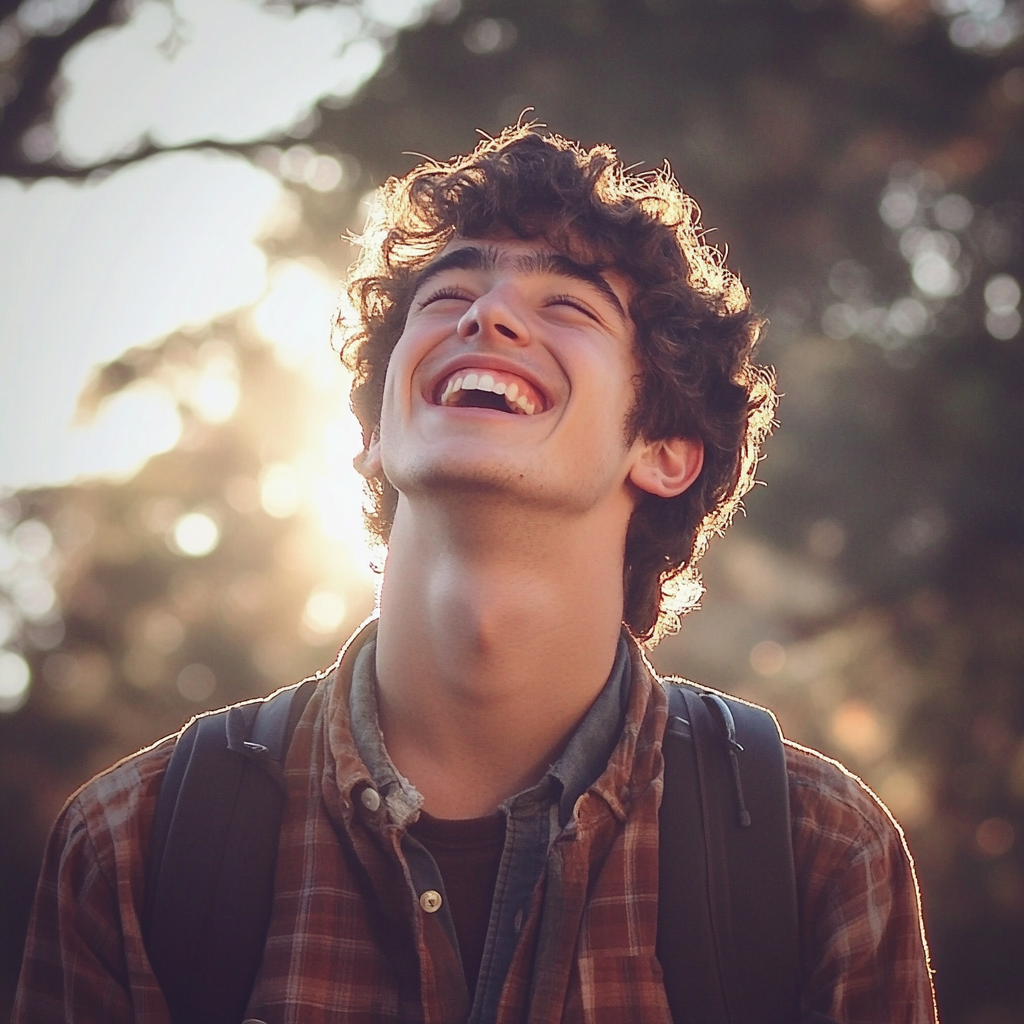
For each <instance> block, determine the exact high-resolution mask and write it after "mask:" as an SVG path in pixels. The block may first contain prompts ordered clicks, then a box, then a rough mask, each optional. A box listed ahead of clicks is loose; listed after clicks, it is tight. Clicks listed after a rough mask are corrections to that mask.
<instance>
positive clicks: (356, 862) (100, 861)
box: [13, 644, 936, 1024]
mask: <svg viewBox="0 0 1024 1024" xmlns="http://www.w3.org/2000/svg"><path fill="white" fill-rule="evenodd" d="M357 646H358V645H357V644H352V645H350V647H349V648H348V649H347V650H346V652H345V653H344V655H343V657H342V659H341V661H340V663H339V664H338V666H337V667H336V668H335V669H333V670H332V671H331V673H330V674H329V675H327V676H326V678H325V680H324V681H323V683H322V684H321V685H320V686H319V687H318V688H317V691H316V692H315V694H314V695H313V697H312V699H311V700H310V702H309V705H308V706H307V708H306V710H305V712H304V714H303V716H302V718H301V720H300V722H299V724H298V726H297V728H296V731H295V735H294V737H293V740H292V744H291V747H290V748H289V752H288V757H287V763H286V767H285V775H286V779H287V783H288V792H289V799H288V806H287V810H286V813H285V820H284V824H283V827H282V830H281V837H280V846H279V855H278V861H277V869H276V881H275V897H274V907H273V915H272V919H271V923H270V928H269V931H268V934H267V940H266V946H265V950H264V957H263V963H262V966H261V968H260V972H259V975H258V977H257V981H256V985H255V987H254V989H253V993H252V996H251V999H250V1003H249V1008H248V1014H247V1016H248V1017H249V1018H253V1019H258V1020H260V1021H265V1022H267V1024H300V1022H301V1024H321V1022H322V1024H327V1022H328V1021H338V1020H344V1021H346V1022H352V1024H357V1022H360V1024H361V1022H366V1024H370V1022H374V1024H383V1022H397V1021H417V1022H419V1021H422V1022H424V1024H442V1022H443V1024H456V1022H458V1024H463V1022H464V1021H465V1020H466V1017H467V1014H468V1011H469V1003H468V994H467V989H466V983H465V979H464V977H463V974H462V970H461V966H460V962H459V957H458V954H457V952H456V951H455V949H454V948H453V946H452V943H451V941H450V939H449V938H448V936H447V934H446V932H445V930H444V929H443V928H442V927H441V925H440V923H439V922H438V921H437V920H436V915H431V914H429V913H425V912H424V911H423V909H421V907H420V903H419V896H420V894H419V893H418V892H417V891H416V889H415V887H414V885H413V881H412V877H411V875H410V872H409V869H408V865H407V864H406V862H405V860H404V858H403V854H402V849H401V839H402V832H403V829H402V828H401V827H400V826H398V825H396V824H393V823H392V822H391V820H390V817H389V814H388V808H387V806H386V803H380V805H379V806H377V807H376V808H375V809H374V810H370V809H368V808H367V806H365V805H364V804H363V802H362V801H361V799H360V793H361V791H362V790H363V789H364V788H365V787H367V786H369V785H371V784H372V780H371V778H370V775H369V773H368V771H367V769H366V767H365V765H364V764H363V763H362V761H361V760H360V758H359V756H358V754H357V753H356V746H355V743H354V741H353V737H352V734H351V731H350V716H349V684H350V681H351V671H352V662H353V661H354V656H355V648H356V647H357ZM632 657H633V665H632V672H633V685H632V689H631V693H630V701H629V707H628V711H627V715H626V725H625V728H624V730H623V733H622V736H621V739H620V740H619V743H618V745H617V746H616V748H615V750H614V751H613V753H612V756H611V758H610V760H609V762H608V767H607V769H606V770H605V771H604V772H603V774H602V775H601V776H600V778H599V779H598V780H597V781H596V782H595V783H594V785H592V786H591V787H590V789H589V790H588V791H587V792H586V793H584V795H583V796H582V797H580V799H579V800H578V801H577V804H576V807H575V810H574V813H573V817H572V820H571V821H570V822H569V824H568V825H567V827H566V828H565V829H564V830H563V831H562V833H561V834H560V835H559V836H558V838H557V839H556V841H555V842H554V843H553V844H552V846H551V849H550V851H549V854H548V858H547V865H546V868H545V871H544V874H543V876H542V877H541V879H540V881H539V882H538V888H537V892H536V898H535V899H534V900H533V901H532V905H531V910H530V912H529V914H528V915H527V917H526V919H525V920H523V921H522V923H521V927H520V933H519V937H518V944H517V946H516V949H515V953H514V955H513V958H512V962H511V965H510V967H509V972H508V976H507V978H506V981H505V984H504V988H503V989H502V993H501V999H500V1002H499V1005H498V1009H497V1013H496V1017H495V1020H496V1024H511V1022H513V1021H516V1022H521V1021H526V1020H529V1021H530V1022H531V1024H542V1022H552V1024H554V1022H559V1021H561V1022H565V1024H570V1022H571V1024H575V1022H586V1024H635V1022H636V1021H644V1022H645V1024H671V1016H670V1013H669V1009H668V1004H667V1002H666V998H665V992H664V988H663V986H662V982H661V977H662V975H661V967H660V965H659V963H658V961H657V959H656V957H655V939H656V926H657V902H658V807H659V804H660V801H661V792H662V768H663V761H662V754H661V737H662V734H663V732H664V729H665V724H666V720H667V699H666V694H665V691H664V688H663V686H662V685H661V683H660V682H659V681H658V679H657V677H656V676H655V675H654V674H653V672H652V671H651V669H650V666H649V665H647V663H646V661H645V660H644V659H643V656H642V655H641V654H640V652H639V651H638V650H636V649H635V648H634V649H633V652H632ZM173 743H174V737H169V738H167V739H165V740H162V741H160V742H159V743H157V744H155V745H154V746H152V747H149V748H147V749H146V750H143V751H141V752H140V753H138V754H136V755H134V756H132V757H130V758H127V759H126V760H124V761H122V762H120V763H119V764H117V765H115V766H114V767H113V768H111V769H109V770H108V771H107V772H104V773H103V774H101V775H99V776H97V777H96V778H95V779H93V780H92V781H91V782H89V783H88V784H86V785H85V786H84V787H83V788H82V789H80V790H79V791H78V792H77V793H76V794H74V795H73V796H72V797H71V799H70V800H69V801H68V803H67V805H66V806H65V808H64V810H63V811H62V813H61V815H60V817H59V819H58V821H57V823H56V825H55V826H54V830H53V833H52V835H51V838H50V842H49V846H48V849H47V853H46V859H45V862H44V865H43V871H42V876H41V879H40V883H39V889H38V892H37V896H36V904H35V909H34V913H33V917H32V922H31V926H30V931H29V936H28V942H27V946H26V951H25V960H24V964H23V968H22V974H21V980H20V985H19V990H18V995H17V998H16V1003H15V1009H14V1015H13V1024H48V1022H53V1024H57V1022H66V1024H87V1022H88V1024H94V1022H97V1021H103V1022H104V1024H129V1022H136V1024H170V1017H169V1014H168V1010H167V1006H166V1003H165V1001H164V998H163V995H162V993H161V992H160V988H159V985H158V984H157V981H156V978H155V977H154V975H153V972H152V968H151V966H150V963H149V960H148V958H147V955H146V950H145V947H144V944H143V939H142V930H141V926H140V921H139V911H140V908H141V907H142V902H143V892H144V882H145V879H144V875H145V860H146V849H147V837H148V833H149V829H150V825H151V823H152V820H153V815H154V809H155V805H156V798H157V794H158V792H159V787H160V781H161V778H162V775H163V771H164V769H165V767H166V765H167V761H168V759H169V757H170V753H171V750H172V747H173ZM786 759H787V765H788V769H789V778H790V802H791V812H792V832H793V852H794V857H795V863H796V873H797V888H798V895H799V902H800V923H801V942H802V962H803V973H804V981H803V1005H804V1009H805V1010H818V1011H820V1012H822V1013H825V1014H826V1015H828V1016H830V1017H832V1018H834V1019H835V1020H836V1021H838V1022H840V1024H933V1022H934V1021H935V1020H936V1014H935V1004H934V996H933V992H932V986H931V978H930V973H929V968H928V958H927V949H926V945H925V940H924V932H923V927H922V922H921V915H920V904H919V898H918V891H917V883H916V879H915V877H914V870H913V865H912V863H911V860H910V856H909V853H908V852H907V849H906V845H905V843H904V841H903V835H902V833H901V832H900V830H899V828H898V826H897V825H896V824H895V823H894V822H893V820H892V819H891V818H890V816H889V815H888V813H887V812H886V811H885V809H884V808H883V807H882V806H881V805H880V804H879V802H878V801H877V800H876V799H875V798H874V797H873V796H872V795H871V794H870V793H869V792H868V791H867V790H866V789H865V787H864V786H863V785H862V784H861V783H860V782H859V781H858V780H857V779H856V778H854V777H853V776H852V775H850V774H849V773H848V772H846V771H845V770H844V769H842V768H841V767H840V766H838V765H836V764H835V763H834V762H832V761H829V760H827V759H826V758H823V757H822V756H821V755H819V754H816V753H814V752H812V751H809V750H806V749H804V748H802V747H798V746H796V745H794V744H788V743H787V746H786ZM367 803H369V804H370V805H371V806H372V805H373V804H374V803H375V801H372V800H370V801H367Z"/></svg>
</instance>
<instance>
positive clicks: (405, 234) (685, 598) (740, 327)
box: [338, 124, 776, 645]
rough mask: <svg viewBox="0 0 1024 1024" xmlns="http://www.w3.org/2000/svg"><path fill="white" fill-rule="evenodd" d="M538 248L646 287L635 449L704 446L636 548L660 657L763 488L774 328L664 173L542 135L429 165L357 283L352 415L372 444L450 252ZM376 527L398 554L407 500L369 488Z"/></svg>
mask: <svg viewBox="0 0 1024 1024" xmlns="http://www.w3.org/2000/svg"><path fill="white" fill-rule="evenodd" d="M508 233H511V234H512V235H514V236H517V237H519V238H523V239H534V238H542V239H544V240H545V241H547V242H548V243H549V244H550V245H552V246H553V247H554V248H555V249H557V250H558V251H560V252H563V253H565V254H566V255H567V256H569V257H571V258H572V259H574V260H576V261H577V262H579V263H582V264H584V265H586V266H588V267H591V268H593V269H595V270H598V271H600V270H605V269H614V270H616V271H618V272H619V273H621V274H624V275H625V276H626V277H627V278H629V279H630V280H631V281H632V282H633V283H634V284H635V285H636V288H635V294H634V297H633V299H632V301H631V303H630V308H629V313H630V315H631V317H632V319H633V322H634V324H635V325H636V358H637V361H638V364H639V368H640V373H639V378H638V381H637V385H636V396H635V401H634V404H633V408H632V411H631V414H630V417H629V421H628V424H627V430H628V433H629V436H630V440H632V439H633V438H635V437H637V436H643V437H644V438H646V439H647V440H650V441H654V440H659V439H661V438H669V437H688V438H700V439H701V441H702V442H703V444H704V465H703V468H702V469H701V472H700V475H699V476H698V478H697V480H696V481H695V482H694V483H693V485H692V486H691V487H690V488H688V489H687V490H686V491H684V492H683V493H682V494H680V495H678V496H677V497H674V498H660V497H655V496H653V495H644V496H643V497H642V498H641V499H640V500H639V503H638V504H637V506H636V509H635V511H634V513H633V515H632V518H631V519H630V522H629V527H628V531H627V535H626V555H625V565H624V570H623V571H624V584H625V607H624V612H623V618H624V621H625V623H626V625H627V626H628V627H629V629H630V630H631V632H632V633H633V635H634V636H635V637H636V638H637V639H639V640H641V641H644V642H646V643H648V644H650V645H653V644H654V643H656V642H657V641H658V640H659V639H660V638H661V637H662V636H663V635H665V633H666V632H672V631H674V630H675V629H677V628H678V625H679V617H680V616H681V615H683V614H685V613H686V612H687V611H689V610H690V609H691V608H692V607H693V606H694V604H695V603H696V601H697V599H698V598H699V596H700V593H701V588H700V583H699V576H698V574H697V572H696V569H695V563H696V561H697V559H698V558H700V556H701V555H702V554H703V553H704V551H705V550H706V548H707V545H708V541H709V540H710V538H711V537H712V536H714V535H716V534H721V533H722V532H723V531H724V530H725V528H726V527H727V526H728V524H729V522H730V520H731V519H732V517H733V515H734V514H735V512H736V510H737V509H738V508H739V507H740V500H741V499H742V497H743V495H744V494H746V492H747V491H748V490H749V489H750V488H751V486H752V485H753V482H754V471H755V468H756V465H757V461H758V452H759V450H760V446H761V443H762V442H763V441H764V439H765V437H766V436H767V434H768V432H769V431H770V429H771V427H772V422H773V415H774V410H775V404H776V395H775V390H774V377H773V374H772V373H771V371H770V370H769V369H767V368H765V367H759V366H756V365H755V364H753V363H752V362H751V353H752V351H753V348H754V345H755V344H756V342H757V338H758V334H759V332H760V329H761V325H762V322H763V321H762V320H761V319H760V318H759V317H758V316H757V315H756V314H755V313H754V312H753V311H752V310H751V306H750V297H749V295H748V294H747V291H746V289H744V287H743V286H742V285H741V284H740V282H739V280H738V279H737V278H736V277H735V276H734V275H733V274H732V273H731V272H730V271H729V270H727V269H726V268H725V266H724V263H723V258H722V254H721V253H720V252H719V251H718V250H717V249H714V248H712V247H711V246H709V245H707V244H706V243H705V242H704V240H703V231H702V229H701V226H700V212H699V210H698V209H697V206H696V204H695V203H694V201H693V200H692V199H691V198H690V197H689V196H688V195H686V193H685V192H683V191H682V189H681V188H680V187H679V185H678V184H677V183H676V181H675V179H674V178H673V177H672V175H671V173H670V172H669V170H668V168H667V167H666V168H665V169H663V170H658V171H652V172H648V173H643V174H632V173H629V172H628V171H627V169H626V168H625V167H624V166H623V164H622V163H621V161H620V160H619V158H618V156H617V155H616V153H615V151H614V150H612V149H610V148H609V147H608V146H603V145H602V146H595V147H594V148H593V149H591V150H589V151H585V150H584V149H582V148H581V147H580V146H579V145H578V144H576V143H573V142H570V141H567V140H566V139H563V138H561V137H560V136H558V135H541V134H540V133H539V132H538V130H537V126H535V125H523V124H520V125H516V126H514V127H510V128H506V129H505V130H504V131H503V132H502V133H501V134H500V135H499V136H497V137H496V138H493V139H491V138H488V139H485V140H484V141H483V142H481V143H480V145H478V146H477V147H476V149H475V150H474V151H473V152H472V153H469V154H468V155H465V156H459V157H456V158H454V159H453V160H451V161H448V162H445V163H440V162H435V161H427V162H426V163H423V164H421V165H419V166H418V167H415V168H414V169H413V170H411V171H410V172H409V173H408V174H406V175H405V176H404V177H402V178H391V179H389V180H388V181H387V182H385V183H384V184H383V185H382V186H381V187H380V189H378V191H377V196H376V201H375V203H374V205H373V207H372V209H371V212H370V215H369V217H368V219H367V226H366V229H365V231H364V234H363V236H362V238H361V239H360V240H359V241H360V242H361V245H362V249H361V255H360V257H359V259H358V260H357V261H356V263H355V265H354V266H353V268H352V273H351V275H350V279H349V286H348V295H349V300H350V303H351V306H352V310H351V311H349V313H348V314H347V315H346V314H345V313H342V314H339V320H338V324H339V327H340V328H341V329H342V331H343V334H344V345H343V348H342V358H343V360H344V362H345V364H346V366H347V367H348V368H349V369H350V370H351V371H352V373H353V378H354V379H353V385H352V392H351V404H352V411H353V412H354V413H355V414H356V416H357V417H358V419H359V422H360V424H361V425H362V428H363V436H364V440H365V441H366V442H367V443H369V439H370V437H371V435H372V434H373V432H374V431H375V430H376V429H377V426H378V423H379V421H380V412H381V404H382V398H383V389H384V377H385V373H386V371H387V365H388V360H389V359H390V356H391V352H392V349H393V348H394V346H395V343H396V342H397V341H398V339H399V337H400V336H401V334H402V331H403V328H404V325H405V318H406V315H407V313H408V310H409V305H410V303H411V301H412V296H413V292H414V291H415V288H416V284H417V280H418V276H419V272H420V271H421V270H422V269H423V268H424V267H425V266H426V265H427V264H428V263H429V262H430V261H431V260H432V259H433V258H434V257H435V256H436V255H437V254H438V253H439V252H440V251H441V250H442V249H443V248H444V246H445V245H446V244H447V243H448V242H449V241H450V240H451V239H452V238H454V237H460V238H489V237H494V236H495V235H500V234H508ZM367 486H368V488H369V492H370V497H371V500H372V507H370V508H369V509H368V511H367V516H366V518H367V525H368V527H369V529H370V531H371V533H373V534H374V535H375V537H376V538H377V539H379V540H380V541H381V542H382V543H384V544H386V543H387V540H388V537H389V534H390V530H391V524H392V522H393V519H394V514H395V508H396V506H397V502H398V494H397V492H396V491H395V489H394V487H392V485H391V484H390V483H389V482H388V481H387V480H386V479H384V478H383V477H380V478H373V479H370V480H368V481H367Z"/></svg>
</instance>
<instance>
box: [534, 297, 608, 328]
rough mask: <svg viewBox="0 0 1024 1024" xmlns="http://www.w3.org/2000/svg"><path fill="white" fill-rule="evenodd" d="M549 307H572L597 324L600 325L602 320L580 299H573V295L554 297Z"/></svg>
mask: <svg viewBox="0 0 1024 1024" xmlns="http://www.w3.org/2000/svg"><path fill="white" fill-rule="evenodd" d="M547 305H548V306H571V307H572V308H573V309H575V310H577V311H579V312H580V313H582V314H583V315H584V316H586V317H589V318H590V319H591V320H593V321H594V322H595V323H600V322H601V321H600V319H599V318H598V317H597V316H596V315H595V314H594V313H593V312H592V311H591V310H590V309H589V308H588V307H587V306H586V305H584V304H583V303H582V302H580V300H579V299H576V298H573V296H571V295H552V296H551V298H550V299H548V302H547Z"/></svg>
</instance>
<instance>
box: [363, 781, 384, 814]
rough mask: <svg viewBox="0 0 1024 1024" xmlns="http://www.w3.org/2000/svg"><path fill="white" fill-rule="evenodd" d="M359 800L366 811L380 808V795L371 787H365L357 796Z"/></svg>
mask: <svg viewBox="0 0 1024 1024" xmlns="http://www.w3.org/2000/svg"><path fill="white" fill-rule="evenodd" d="M359 800H360V802H361V803H362V805H363V806H364V807H365V808H366V809H367V810H368V811H376V810H377V808H378V807H380V793H378V792H377V790H375V789H374V788H373V787H372V786H367V787H366V789H364V790H363V791H362V793H360V794H359Z"/></svg>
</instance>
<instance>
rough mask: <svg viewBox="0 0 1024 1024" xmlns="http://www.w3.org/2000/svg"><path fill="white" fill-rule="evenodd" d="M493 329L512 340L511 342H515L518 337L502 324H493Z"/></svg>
mask: <svg viewBox="0 0 1024 1024" xmlns="http://www.w3.org/2000/svg"><path fill="white" fill-rule="evenodd" d="M494 329H495V330H496V331H497V332H498V333H499V334H501V335H503V336H504V337H506V338H512V339H513V340H515V339H516V338H517V337H519V335H517V334H516V332H515V331H513V330H512V328H511V327H506V326H505V325H504V324H495V325H494Z"/></svg>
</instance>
